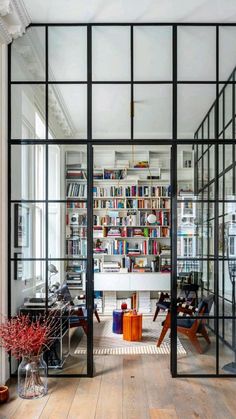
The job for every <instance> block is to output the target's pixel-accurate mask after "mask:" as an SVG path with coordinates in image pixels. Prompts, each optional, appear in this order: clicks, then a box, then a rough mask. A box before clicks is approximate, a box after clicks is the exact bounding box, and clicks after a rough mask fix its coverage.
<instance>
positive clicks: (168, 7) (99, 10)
mask: <svg viewBox="0 0 236 419" xmlns="http://www.w3.org/2000/svg"><path fill="white" fill-rule="evenodd" d="M24 3H25V6H26V8H27V10H28V13H29V15H30V17H31V20H32V22H34V23H37V22H41V23H53V22H55V23H59V22H64V23H69V22H155V21H156V22H235V21H236V1H235V0H24Z"/></svg>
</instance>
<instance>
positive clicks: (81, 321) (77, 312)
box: [69, 307, 100, 335]
mask: <svg viewBox="0 0 236 419" xmlns="http://www.w3.org/2000/svg"><path fill="white" fill-rule="evenodd" d="M99 321H100V319H99ZM69 325H70V329H71V328H74V327H82V328H83V331H84V333H85V334H86V335H88V321H87V310H84V309H83V308H82V307H75V308H73V309H72V310H71V312H70V316H69Z"/></svg>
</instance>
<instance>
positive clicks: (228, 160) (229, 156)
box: [224, 144, 233, 169]
mask: <svg viewBox="0 0 236 419" xmlns="http://www.w3.org/2000/svg"><path fill="white" fill-rule="evenodd" d="M224 147H225V154H224V157H225V165H224V167H225V169H227V168H228V167H229V166H231V164H232V163H233V145H231V144H230V145H227V144H226V145H225V146H224Z"/></svg>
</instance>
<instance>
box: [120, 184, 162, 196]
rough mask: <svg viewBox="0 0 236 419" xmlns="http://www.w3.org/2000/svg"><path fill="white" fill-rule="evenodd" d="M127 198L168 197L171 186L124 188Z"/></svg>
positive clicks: (133, 186)
mask: <svg viewBox="0 0 236 419" xmlns="http://www.w3.org/2000/svg"><path fill="white" fill-rule="evenodd" d="M124 190H125V196H126V197H157V198H158V197H168V196H170V186H150V185H142V186H137V185H132V186H127V187H125V188H124Z"/></svg>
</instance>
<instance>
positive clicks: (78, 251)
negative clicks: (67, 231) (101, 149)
mask: <svg viewBox="0 0 236 419" xmlns="http://www.w3.org/2000/svg"><path fill="white" fill-rule="evenodd" d="M66 254H67V255H68V256H78V257H79V256H86V255H87V241H86V240H80V239H79V238H77V239H69V240H67V241H66Z"/></svg>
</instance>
